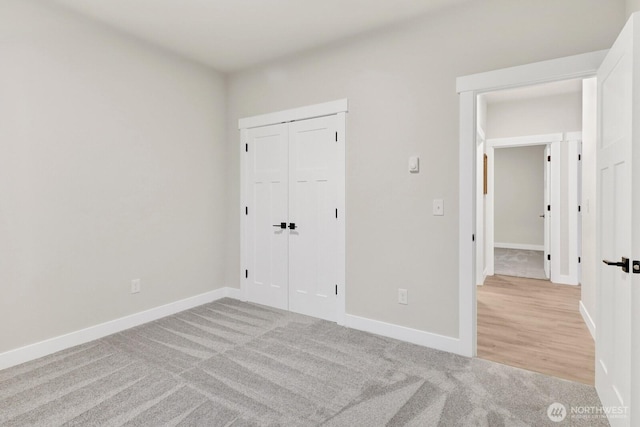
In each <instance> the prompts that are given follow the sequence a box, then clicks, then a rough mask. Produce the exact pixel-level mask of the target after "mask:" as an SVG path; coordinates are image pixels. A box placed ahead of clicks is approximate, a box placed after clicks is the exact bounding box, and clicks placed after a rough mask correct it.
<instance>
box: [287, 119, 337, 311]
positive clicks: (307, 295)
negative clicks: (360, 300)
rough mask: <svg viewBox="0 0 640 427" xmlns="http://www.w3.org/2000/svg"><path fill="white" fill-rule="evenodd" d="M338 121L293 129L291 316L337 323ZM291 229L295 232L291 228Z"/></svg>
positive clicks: (306, 123) (321, 121) (297, 124)
mask: <svg viewBox="0 0 640 427" xmlns="http://www.w3.org/2000/svg"><path fill="white" fill-rule="evenodd" d="M337 163H338V142H337V136H336V117H335V116H329V117H321V118H317V119H310V120H301V121H298V122H294V123H291V124H290V125H289V222H290V224H295V229H289V310H291V311H294V312H296V313H302V314H306V315H309V316H313V317H318V318H321V319H326V320H331V321H335V320H336V307H337V298H336V284H337V254H338V250H337V242H338V240H337V239H338V234H337V231H338V228H337V227H338V221H337V213H336V207H337V204H336V200H337V199H336V197H337V192H336V190H337V181H336V178H337ZM290 228H293V226H292V225H291V226H290Z"/></svg>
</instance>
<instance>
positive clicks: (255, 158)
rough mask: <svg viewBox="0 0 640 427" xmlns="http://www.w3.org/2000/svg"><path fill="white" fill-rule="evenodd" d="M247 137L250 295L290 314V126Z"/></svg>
mask: <svg viewBox="0 0 640 427" xmlns="http://www.w3.org/2000/svg"><path fill="white" fill-rule="evenodd" d="M247 138H248V140H247V143H246V144H247V145H246V155H247V163H246V182H247V198H248V203H247V206H246V207H245V209H246V212H243V213H244V214H245V215H246V218H247V222H246V228H247V229H246V244H247V250H246V257H247V260H246V266H247V268H246V270H245V276H246V283H247V289H246V297H247V300H248V301H251V302H255V303H258V304H264V305H268V306H271V307H276V308H280V309H283V310H287V309H288V289H289V288H288V280H289V272H288V271H287V258H288V256H289V241H288V240H289V233H288V230H287V228H286V225H287V223H288V220H289V218H288V192H289V167H288V161H289V157H288V156H289V139H288V126H287V125H286V124H279V125H272V126H265V127H259V128H254V129H249V132H248V135H247Z"/></svg>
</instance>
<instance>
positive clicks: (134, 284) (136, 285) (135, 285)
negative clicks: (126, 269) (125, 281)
mask: <svg viewBox="0 0 640 427" xmlns="http://www.w3.org/2000/svg"><path fill="white" fill-rule="evenodd" d="M138 292H140V279H133V280H132V281H131V293H132V294H137V293H138Z"/></svg>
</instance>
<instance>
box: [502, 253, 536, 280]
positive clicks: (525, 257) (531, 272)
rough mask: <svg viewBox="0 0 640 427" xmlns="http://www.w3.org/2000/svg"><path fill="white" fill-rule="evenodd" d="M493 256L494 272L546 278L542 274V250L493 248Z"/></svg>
mask: <svg viewBox="0 0 640 427" xmlns="http://www.w3.org/2000/svg"><path fill="white" fill-rule="evenodd" d="M494 257H495V261H494V273H495V274H498V275H500V276H515V277H527V278H530V279H543V280H546V279H547V277H546V276H545V274H544V252H543V251H529V250H522V249H504V248H495V249H494Z"/></svg>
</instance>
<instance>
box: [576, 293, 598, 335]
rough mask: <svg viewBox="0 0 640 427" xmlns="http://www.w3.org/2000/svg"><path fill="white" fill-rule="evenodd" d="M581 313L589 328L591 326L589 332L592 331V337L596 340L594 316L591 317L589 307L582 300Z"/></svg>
mask: <svg viewBox="0 0 640 427" xmlns="http://www.w3.org/2000/svg"><path fill="white" fill-rule="evenodd" d="M580 314H582V319H583V320H584V323H585V324H586V325H587V328H589V332H590V333H591V338H593V339H594V341H595V339H596V324H595V322H594V321H593V318H592V317H591V315H589V312H588V311H587V307H585V306H584V304H583V303H582V301H580Z"/></svg>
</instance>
